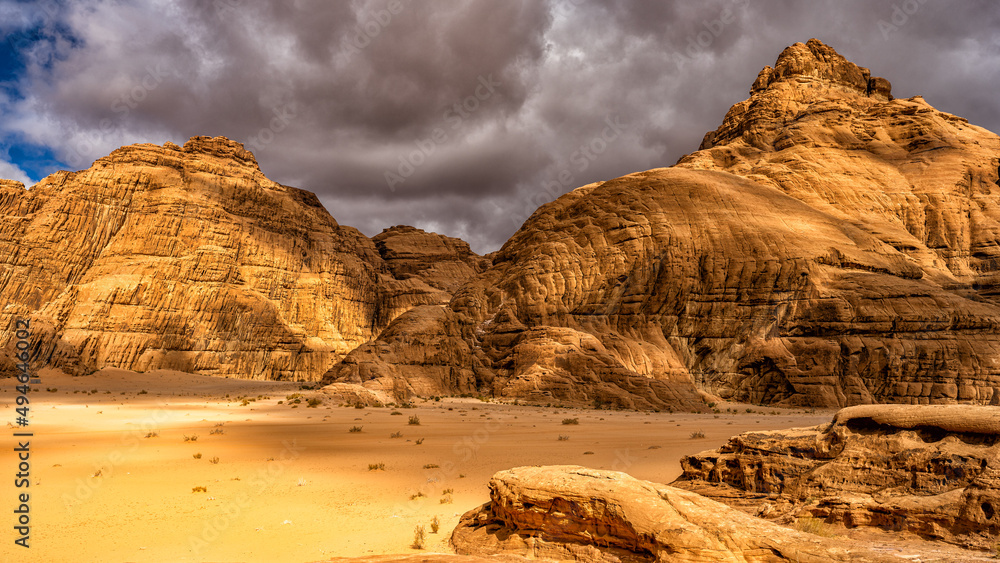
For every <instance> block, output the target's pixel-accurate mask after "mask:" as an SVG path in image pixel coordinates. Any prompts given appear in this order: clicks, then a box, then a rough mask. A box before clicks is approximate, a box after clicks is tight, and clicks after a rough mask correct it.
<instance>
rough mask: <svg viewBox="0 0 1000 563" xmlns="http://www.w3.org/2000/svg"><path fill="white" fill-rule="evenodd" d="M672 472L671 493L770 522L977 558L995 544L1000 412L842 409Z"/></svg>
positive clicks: (732, 444) (735, 441) (735, 442)
mask: <svg viewBox="0 0 1000 563" xmlns="http://www.w3.org/2000/svg"><path fill="white" fill-rule="evenodd" d="M681 465H682V467H683V470H684V473H683V475H682V476H681V477H680V478H679V479H678V480H677V481H676V482H674V483H673V485H674V486H677V487H681V488H685V489H689V490H692V491H696V492H698V493H701V494H703V495H706V496H709V497H712V498H716V499H718V500H720V501H723V502H725V503H727V504H730V505H733V506H738V507H741V508H744V509H746V510H750V511H757V512H759V513H761V514H767V515H768V516H769V517H770V518H776V519H779V521H788V520H790V519H792V518H795V517H800V516H804V515H811V516H814V517H819V518H823V519H825V520H826V521H828V522H837V523H840V524H843V525H845V526H848V527H859V526H869V527H877V528H882V529H885V530H889V531H893V532H908V533H911V534H916V535H918V536H921V537H922V538H925V539H930V540H940V541H946V542H950V543H954V544H956V545H960V546H974V547H978V548H981V549H992V548H993V547H994V545H995V544H996V542H997V536H998V534H1000V514H998V509H1000V407H977V406H964V405H865V406H858V407H850V408H847V409H843V410H841V411H840V412H838V413H837V415H836V416H835V418H834V420H833V422H832V423H831V424H829V425H824V426H819V427H815V428H799V429H792V430H779V431H772V432H748V433H745V434H741V435H739V436H735V437H733V438H732V439H730V440H729V442H728V443H727V444H726V445H725V446H723V447H722V448H720V449H719V450H718V451H709V452H702V453H700V454H697V455H694V456H688V457H686V458H684V459H683V460H682V462H681Z"/></svg>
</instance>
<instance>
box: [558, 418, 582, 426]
mask: <svg viewBox="0 0 1000 563" xmlns="http://www.w3.org/2000/svg"><path fill="white" fill-rule="evenodd" d="M562 423H563V424H566V425H570V424H580V419H579V418H564V419H563V420H562Z"/></svg>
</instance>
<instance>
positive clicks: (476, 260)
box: [372, 225, 490, 304]
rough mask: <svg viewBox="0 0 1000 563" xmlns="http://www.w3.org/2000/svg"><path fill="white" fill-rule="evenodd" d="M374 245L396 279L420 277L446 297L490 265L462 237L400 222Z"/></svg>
mask: <svg viewBox="0 0 1000 563" xmlns="http://www.w3.org/2000/svg"><path fill="white" fill-rule="evenodd" d="M372 242H374V243H375V248H377V249H378V252H379V255H381V257H382V259H383V260H385V263H386V265H387V266H388V267H389V271H391V272H392V275H393V276H394V277H395V278H396V279H401V280H405V279H411V278H417V279H420V280H422V281H423V282H425V283H426V284H427V285H429V286H431V287H433V288H435V289H438V290H441V291H442V292H445V294H446V296H447V298H446V299H444V300H443V302H442V304H444V303H447V302H448V300H450V299H451V297H452V294H454V293H455V291H456V290H457V289H458V288H459V287H461V286H462V285H463V284H464V283H465V282H467V281H469V280H470V279H472V278H474V277H475V276H476V274H479V273H481V272H482V271H483V270H485V269H486V268H488V267H489V266H490V261H489V260H488V259H487V258H484V257H482V256H479V255H478V254H476V253H475V252H473V251H472V250H471V249H470V248H469V243H467V242H465V241H464V240H462V239H457V238H454V237H448V236H445V235H439V234H437V233H428V232H426V231H423V230H421V229H418V228H416V227H410V226H406V225H397V226H395V227H390V228H388V229H385V230H383V231H382V232H381V233H379V234H377V235H375V236H374V237H372Z"/></svg>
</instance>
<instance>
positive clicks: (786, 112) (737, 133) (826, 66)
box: [699, 39, 894, 149]
mask: <svg viewBox="0 0 1000 563" xmlns="http://www.w3.org/2000/svg"><path fill="white" fill-rule="evenodd" d="M891 91H892V85H891V84H890V83H889V81H888V80H886V79H885V78H881V77H878V76H872V75H871V71H870V70H868V69H867V68H865V67H862V66H858V65H856V64H854V63H852V62H851V61H849V60H847V59H846V58H845V57H844V56H843V55H841V54H840V53H838V52H837V51H835V50H834V49H833V47H830V46H828V45H826V44H824V43H823V42H822V41H820V40H818V39H810V40H809V41H807V42H805V43H795V44H794V45H791V46H790V47H787V48H785V50H784V51H782V52H781V54H780V55H778V60H777V61H776V62H775V63H774V67H773V68H772V67H770V66H766V67H764V68H763V69H762V70H761V71H760V73H759V74H758V75H757V79H756V80H755V81H754V83H753V86H751V87H750V97H749V98H748V99H746V100H744V101H742V102H739V103H737V104H735V105H733V107H732V108H730V110H729V112H728V113H726V117H725V119H723V121H722V125H721V126H720V127H719V128H718V129H716V130H715V131H709V132H708V133H706V134H705V138H704V139H703V140H702V143H701V146H700V147H699V149H707V148H711V147H714V146H718V145H723V144H727V143H729V142H730V141H733V140H734V139H737V138H740V137H743V138H744V140H746V141H747V142H748V143H749V144H751V145H754V146H756V147H758V148H765V147H770V143H771V142H772V141H773V137H774V135H773V133H774V131H775V130H777V129H779V128H781V127H784V126H785V124H786V123H788V122H791V121H794V120H795V119H797V117H798V116H800V115H801V114H802V113H803V110H804V108H805V107H808V106H810V105H815V104H833V105H832V106H826V110H829V109H847V108H850V109H851V110H853V111H857V112H868V111H869V110H871V109H872V108H873V107H875V106H877V105H879V104H884V103H888V102H891V101H892V100H893V99H894V98H893V97H892V92H891Z"/></svg>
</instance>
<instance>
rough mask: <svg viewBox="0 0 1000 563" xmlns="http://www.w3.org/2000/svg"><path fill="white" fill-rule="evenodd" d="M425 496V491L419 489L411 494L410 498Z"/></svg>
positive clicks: (415, 498)
mask: <svg viewBox="0 0 1000 563" xmlns="http://www.w3.org/2000/svg"><path fill="white" fill-rule="evenodd" d="M424 496H425V495H424V493H422V492H420V491H417V492H416V493H414V494H412V495H410V500H417V499H418V498H423V497H424Z"/></svg>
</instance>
